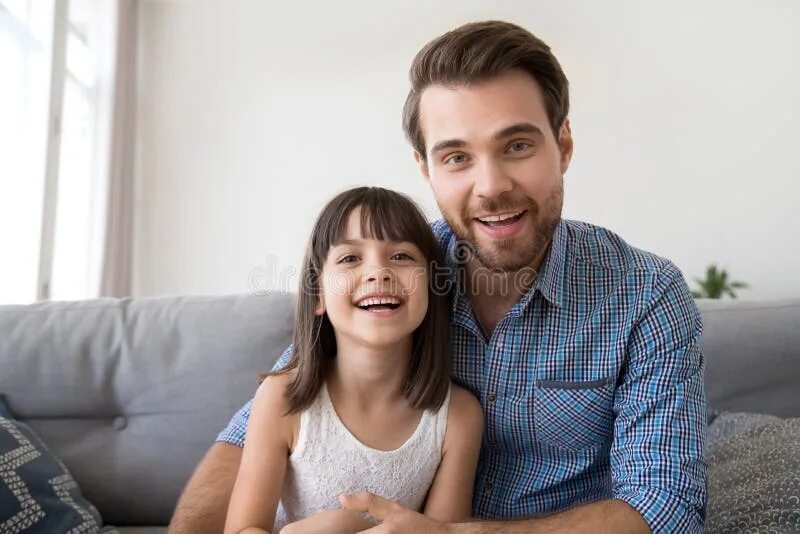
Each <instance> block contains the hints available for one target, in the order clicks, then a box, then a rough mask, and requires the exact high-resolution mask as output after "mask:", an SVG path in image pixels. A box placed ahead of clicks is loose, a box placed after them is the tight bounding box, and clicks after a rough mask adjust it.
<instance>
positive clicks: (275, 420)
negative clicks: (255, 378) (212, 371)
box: [251, 370, 300, 449]
mask: <svg viewBox="0 0 800 534" xmlns="http://www.w3.org/2000/svg"><path fill="white" fill-rule="evenodd" d="M296 375H297V372H296V371H294V370H292V371H288V372H286V373H280V374H276V375H269V376H267V377H266V378H265V379H264V380H263V381H262V382H261V385H260V386H258V390H257V391H256V395H255V397H254V398H253V410H252V414H251V417H252V416H255V417H257V418H258V419H259V420H260V423H261V424H264V425H269V426H271V427H272V428H273V429H274V430H275V431H277V432H279V433H280V434H282V435H283V436H285V437H286V440H287V444H288V445H289V447H290V449H292V448H293V445H294V442H295V441H296V438H297V433H298V430H299V428H300V414H299V413H296V412H295V413H289V402H288V400H287V398H286V388H287V387H288V386H289V384H291V382H292V381H293V380H294V378H295V376H296Z"/></svg>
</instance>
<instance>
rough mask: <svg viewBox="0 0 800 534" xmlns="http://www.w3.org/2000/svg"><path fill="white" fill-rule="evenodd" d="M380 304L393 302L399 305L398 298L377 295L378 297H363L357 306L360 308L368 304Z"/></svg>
mask: <svg viewBox="0 0 800 534" xmlns="http://www.w3.org/2000/svg"><path fill="white" fill-rule="evenodd" d="M381 304H384V305H385V304H394V305H397V306H399V305H400V299H398V298H395V297H379V298H377V297H372V298H368V299H364V300H362V301H360V302H359V303H358V306H359V307H360V308H366V307H368V306H377V305H381Z"/></svg>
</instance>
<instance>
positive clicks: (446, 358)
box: [273, 187, 451, 413]
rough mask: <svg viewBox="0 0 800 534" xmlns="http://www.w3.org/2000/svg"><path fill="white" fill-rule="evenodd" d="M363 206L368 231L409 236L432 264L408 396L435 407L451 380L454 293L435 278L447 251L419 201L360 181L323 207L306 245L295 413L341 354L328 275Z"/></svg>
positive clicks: (291, 396)
mask: <svg viewBox="0 0 800 534" xmlns="http://www.w3.org/2000/svg"><path fill="white" fill-rule="evenodd" d="M356 208H361V212H360V215H361V235H362V236H363V237H364V238H371V239H379V240H389V241H407V242H410V243H413V244H414V245H416V246H417V248H419V250H420V252H422V254H423V255H424V256H425V260H426V261H427V264H428V311H427V313H426V314H425V318H424V319H423V321H422V324H420V326H419V327H417V329H416V330H415V331H414V333H413V343H412V347H413V348H412V355H411V359H410V363H409V367H408V371H407V373H406V380H405V387H404V391H403V393H404V395H405V397H406V398H407V399H408V401H409V402H410V403H411V405H412V406H414V407H416V408H422V409H429V410H435V409H438V408H439V407H440V406H441V405H442V403H443V402H444V399H445V397H446V396H447V390H448V387H449V385H450V359H451V350H450V332H449V329H450V320H449V315H448V312H449V310H448V304H447V296H446V294H445V293H444V292H442V291H437V290H436V287H435V285H434V283H433V281H434V280H435V278H436V273H437V272H438V271H439V269H441V268H443V263H442V261H441V252H440V251H439V247H438V245H437V243H436V240H435V238H434V237H433V234H432V233H431V230H430V227H429V226H428V222H427V221H426V220H425V217H424V215H423V214H422V212H421V211H420V209H419V208H418V207H417V206H416V204H414V202H413V201H412V200H411V199H409V198H408V197H406V196H405V195H403V194H401V193H397V192H395V191H390V190H388V189H383V188H381V187H358V188H355V189H350V190H348V191H345V192H343V193H340V194H339V195H337V196H336V197H335V198H334V199H333V200H331V201H330V202H328V204H327V205H326V206H325V207H324V208H323V209H322V212H321V213H320V215H319V217H318V218H317V222H316V223H315V225H314V230H313V232H312V233H311V239H310V240H309V243H308V248H307V249H306V254H305V259H304V260H303V267H302V271H301V273H300V291H299V294H298V297H297V304H296V308H295V329H294V340H293V347H292V357H291V359H290V360H289V363H288V364H287V365H286V367H285V368H283V369H282V370H281V371H277V372H276V373H273V374H283V373H286V372H289V371H292V370H295V369H296V370H297V376H296V377H295V378H294V380H293V381H292V382H291V383H290V384H289V386H288V387H287V389H286V398H287V401H288V405H289V409H288V413H296V412H299V411H302V410H303V409H304V408H307V407H308V406H310V405H311V403H312V402H313V401H314V399H315V398H316V397H317V395H318V394H319V391H320V388H321V387H322V384H323V383H324V381H325V379H326V377H327V376H328V372H329V370H330V369H331V364H332V362H333V359H334V358H335V357H336V338H335V336H334V332H333V325H332V324H331V322H330V320H329V319H328V315H327V313H326V314H323V315H317V314H315V313H314V310H315V309H316V308H317V305H318V303H319V299H320V298H322V289H321V287H320V278H321V275H322V267H323V265H324V263H325V260H326V258H327V256H328V251H329V250H330V249H331V247H332V246H334V245H336V244H337V243H339V242H340V241H342V240H343V239H344V238H345V232H346V230H347V221H348V218H349V217H350V214H351V212H352V211H353V210H354V209H356Z"/></svg>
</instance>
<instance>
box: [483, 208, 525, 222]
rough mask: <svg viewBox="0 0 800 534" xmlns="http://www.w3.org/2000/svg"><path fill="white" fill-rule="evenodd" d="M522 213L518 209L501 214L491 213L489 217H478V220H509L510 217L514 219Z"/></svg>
mask: <svg viewBox="0 0 800 534" xmlns="http://www.w3.org/2000/svg"><path fill="white" fill-rule="evenodd" d="M523 211H524V210H523ZM521 214H522V212H521V211H517V212H514V213H503V214H500V215H490V216H488V217H478V220H479V221H481V222H486V223H488V222H500V221H507V220H508V219H513V218H514V217H518V216H520V215H521Z"/></svg>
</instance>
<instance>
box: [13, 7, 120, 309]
mask: <svg viewBox="0 0 800 534" xmlns="http://www.w3.org/2000/svg"><path fill="white" fill-rule="evenodd" d="M102 6H103V2H102V0H101V1H98V0H56V1H55V2H53V0H0V76H1V77H2V78H0V79H2V83H0V246H2V251H3V252H2V265H3V267H2V269H1V270H0V304H5V303H29V302H33V301H34V300H37V299H47V298H53V299H58V300H69V299H83V298H90V297H95V296H97V291H98V289H99V288H97V287H95V286H96V284H94V283H93V282H92V280H93V278H92V276H93V274H94V275H95V278H94V280H96V269H95V271H94V272H93V271H92V269H93V268H95V266H96V265H97V264H98V260H97V258H98V257H99V254H98V251H97V250H93V247H96V246H97V243H98V242H99V241H100V239H98V234H97V232H98V228H99V226H100V224H102V221H103V218H102V217H97V216H96V215H97V211H98V207H97V206H98V202H97V200H98V195H100V194H102V192H103V191H104V188H103V187H101V184H99V183H97V182H98V179H97V176H98V172H96V169H95V168H94V167H95V166H96V164H97V153H96V149H97V147H98V146H99V141H100V139H101V138H102V136H103V135H108V132H107V131H104V130H103V128H102V127H98V100H99V97H100V92H99V91H98V87H97V80H98V78H99V76H98V75H97V70H98V69H97V65H98V61H99V60H100V57H101V56H100V53H101V52H103V48H104V47H102V46H100V45H99V40H100V39H101V38H103V36H102V35H100V34H99V32H100V31H102V30H103V28H102V24H98V23H97V21H98V20H99V18H100V17H101V16H102V15H103V13H101V10H102V9H103V7H102Z"/></svg>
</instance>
